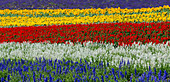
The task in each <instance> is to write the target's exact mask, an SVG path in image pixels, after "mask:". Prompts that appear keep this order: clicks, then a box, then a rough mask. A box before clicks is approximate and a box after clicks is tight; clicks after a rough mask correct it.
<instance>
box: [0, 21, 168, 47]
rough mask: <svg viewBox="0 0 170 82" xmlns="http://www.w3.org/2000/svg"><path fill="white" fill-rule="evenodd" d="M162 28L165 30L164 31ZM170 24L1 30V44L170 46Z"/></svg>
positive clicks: (125, 24)
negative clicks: (25, 42) (105, 43)
mask: <svg viewBox="0 0 170 82" xmlns="http://www.w3.org/2000/svg"><path fill="white" fill-rule="evenodd" d="M160 27H161V28H160ZM169 27H170V22H161V23H139V24H136V23H108V24H106V23H100V24H87V25H81V24H76V25H57V26H56V25H53V26H38V27H35V26H30V27H17V28H0V33H1V34H0V36H1V37H0V42H1V43H2V42H23V41H31V42H33V43H34V42H43V41H47V40H48V41H50V42H51V43H64V42H66V41H68V40H71V41H72V42H73V43H75V42H77V41H78V42H81V43H82V42H85V41H93V42H107V43H113V44H116V45H123V43H124V44H127V45H131V44H132V43H134V42H138V41H140V42H142V43H149V42H153V43H156V44H158V43H163V42H164V43H166V41H168V40H169V39H170V36H169V30H170V29H169Z"/></svg>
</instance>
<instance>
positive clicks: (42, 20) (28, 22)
mask: <svg viewBox="0 0 170 82" xmlns="http://www.w3.org/2000/svg"><path fill="white" fill-rule="evenodd" d="M161 21H163V22H166V21H170V15H169V14H168V13H166V12H165V13H162V14H161V13H149V14H144V13H143V14H132V15H120V14H115V15H106V16H105V15H99V16H92V17H90V16H85V17H80V16H79V17H20V16H19V17H0V26H1V27H8V26H36V25H63V24H66V25H67V24H90V23H112V22H113V23H115V22H131V23H141V22H148V23H149V22H161Z"/></svg>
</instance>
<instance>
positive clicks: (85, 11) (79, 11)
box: [0, 5, 170, 16]
mask: <svg viewBox="0 0 170 82" xmlns="http://www.w3.org/2000/svg"><path fill="white" fill-rule="evenodd" d="M162 9H168V10H170V7H169V5H164V6H163V7H161V6H160V7H155V8H154V7H152V8H141V9H127V8H126V9H120V7H119V8H105V9H100V8H98V9H95V8H91V9H45V10H44V9H41V10H40V9H33V10H26V9H24V10H9V9H5V10H0V14H18V15H24V16H26V15H30V14H32V15H33V16H34V15H42V13H44V14H45V13H47V14H49V15H51V16H53V15H57V14H59V13H62V14H63V13H65V14H67V15H70V13H73V14H74V15H79V14H84V15H86V14H89V13H92V14H99V12H100V13H101V14H105V13H106V12H108V14H112V13H125V14H128V13H139V12H147V13H149V12H153V11H159V10H162Z"/></svg>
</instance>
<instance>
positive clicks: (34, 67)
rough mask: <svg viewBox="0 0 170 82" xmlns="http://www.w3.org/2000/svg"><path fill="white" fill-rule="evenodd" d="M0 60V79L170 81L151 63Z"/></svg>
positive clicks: (17, 81)
mask: <svg viewBox="0 0 170 82" xmlns="http://www.w3.org/2000/svg"><path fill="white" fill-rule="evenodd" d="M1 61H2V62H1V63H0V75H1V76H0V78H1V82H3V81H5V82H14V81H15V82H20V81H22V82H27V81H29V82H33V81H34V82H36V81H39V82H41V81H44V82H54V81H55V82H68V81H74V82H82V81H83V82H91V81H93V82H99V81H100V82H111V81H112V82H113V81H115V82H120V81H121V82H122V81H123V82H125V81H130V82H146V81H147V82H149V81H154V82H157V81H163V82H169V81H170V80H169V78H168V77H169V74H168V72H167V71H166V70H164V69H159V68H154V69H152V68H151V67H150V66H148V68H146V71H142V70H141V69H140V68H133V67H132V66H131V65H133V64H132V63H130V62H129V61H127V62H125V61H124V60H123V59H122V60H121V61H120V64H119V68H117V67H114V66H111V65H110V64H109V63H105V62H103V61H99V62H98V63H92V62H88V61H87V60H86V59H84V60H82V59H80V60H79V61H72V60H67V59H66V60H65V59H63V60H58V59H55V60H52V59H48V60H47V59H45V58H43V60H42V58H37V60H36V61H28V60H23V59H21V60H20V59H17V60H16V59H15V60H13V59H8V60H6V59H3V60H1Z"/></svg>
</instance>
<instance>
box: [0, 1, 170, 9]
mask: <svg viewBox="0 0 170 82" xmlns="http://www.w3.org/2000/svg"><path fill="white" fill-rule="evenodd" d="M163 5H170V0H0V9H47V8H50V9H59V8H61V9H73V8H79V9H85V8H102V9H103V8H106V7H108V8H110V7H114V8H117V7H120V8H129V9H132V8H147V7H158V6H163Z"/></svg>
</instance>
